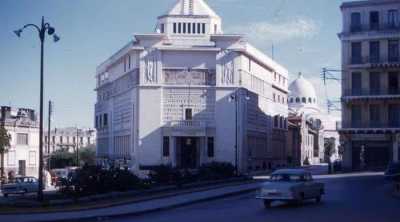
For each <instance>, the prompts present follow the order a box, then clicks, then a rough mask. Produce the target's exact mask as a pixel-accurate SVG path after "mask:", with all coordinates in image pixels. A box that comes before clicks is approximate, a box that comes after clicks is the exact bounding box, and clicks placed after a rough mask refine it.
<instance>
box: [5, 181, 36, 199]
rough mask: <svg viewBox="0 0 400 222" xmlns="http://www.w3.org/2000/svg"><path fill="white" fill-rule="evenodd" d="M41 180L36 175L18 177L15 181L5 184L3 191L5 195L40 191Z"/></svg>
mask: <svg viewBox="0 0 400 222" xmlns="http://www.w3.org/2000/svg"><path fill="white" fill-rule="evenodd" d="M38 190H39V181H38V180H37V179H36V178H34V177H16V178H15V179H14V180H13V181H11V182H10V183H8V184H4V185H3V187H2V193H3V195H4V197H8V195H10V194H22V195H24V194H26V193H33V192H38Z"/></svg>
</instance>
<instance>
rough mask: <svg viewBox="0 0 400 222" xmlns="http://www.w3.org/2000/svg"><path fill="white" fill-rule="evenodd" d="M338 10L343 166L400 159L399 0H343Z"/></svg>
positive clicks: (363, 166)
mask: <svg viewBox="0 0 400 222" xmlns="http://www.w3.org/2000/svg"><path fill="white" fill-rule="evenodd" d="M341 11H342V15H343V30H342V32H341V33H340V34H339V38H340V40H341V43H342V70H343V72H342V73H343V74H342V75H343V76H342V119H343V124H342V128H341V130H340V137H341V143H342V145H343V147H344V150H343V151H344V155H343V163H344V167H345V168H346V169H347V170H364V169H383V168H385V167H386V166H387V164H388V163H389V162H398V161H399V159H400V151H399V140H400V136H399V135H400V53H399V52H400V43H399V42H400V21H399V16H400V13H399V11H400V1H398V0H380V1H378V0H369V1H352V2H345V3H343V4H342V6H341Z"/></svg>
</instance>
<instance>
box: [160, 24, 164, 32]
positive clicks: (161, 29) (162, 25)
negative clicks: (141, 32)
mask: <svg viewBox="0 0 400 222" xmlns="http://www.w3.org/2000/svg"><path fill="white" fill-rule="evenodd" d="M160 31H161V33H164V32H165V25H164V24H161V26H160Z"/></svg>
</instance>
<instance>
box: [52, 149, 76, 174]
mask: <svg viewBox="0 0 400 222" xmlns="http://www.w3.org/2000/svg"><path fill="white" fill-rule="evenodd" d="M75 162H76V158H75V155H74V153H71V152H68V151H66V150H57V151H55V152H53V153H52V154H51V156H50V166H51V168H52V169H61V168H65V167H69V166H75Z"/></svg>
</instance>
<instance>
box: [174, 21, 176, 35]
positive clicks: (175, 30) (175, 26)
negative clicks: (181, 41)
mask: <svg viewBox="0 0 400 222" xmlns="http://www.w3.org/2000/svg"><path fill="white" fill-rule="evenodd" d="M174 33H176V23H175V22H174Z"/></svg>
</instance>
